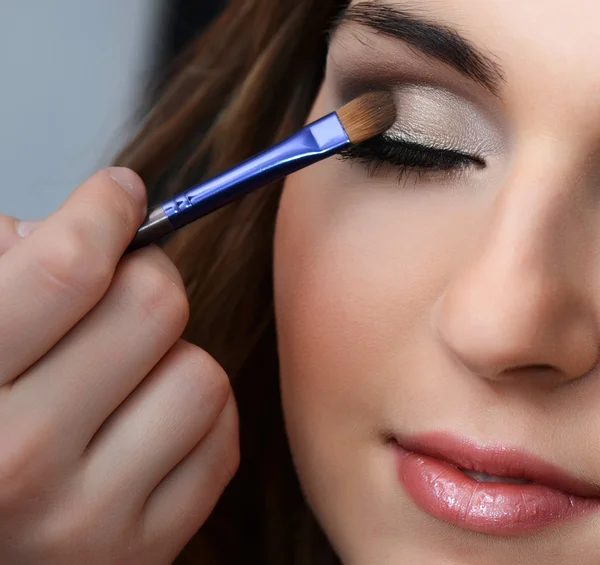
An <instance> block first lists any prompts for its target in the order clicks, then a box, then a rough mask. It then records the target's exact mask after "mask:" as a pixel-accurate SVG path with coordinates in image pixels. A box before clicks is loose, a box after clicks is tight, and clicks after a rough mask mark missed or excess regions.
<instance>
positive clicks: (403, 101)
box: [386, 84, 502, 156]
mask: <svg viewBox="0 0 600 565" xmlns="http://www.w3.org/2000/svg"><path fill="white" fill-rule="evenodd" d="M394 92H395V95H396V106H397V108H398V117H397V121H396V124H395V125H394V126H393V127H392V128H391V129H390V130H389V132H388V133H387V134H386V136H387V137H390V138H394V137H395V138H397V139H401V140H403V141H409V142H413V143H419V144H422V145H428V146H433V147H437V148H440V149H451V150H456V151H461V152H465V153H469V154H477V155H482V156H489V155H494V154H497V153H499V152H500V151H501V147H502V139H501V136H500V135H499V133H498V132H497V131H496V130H495V128H494V127H493V125H492V124H490V123H489V121H488V120H486V119H485V118H484V117H483V116H482V115H481V114H480V113H479V112H478V111H477V109H476V108H475V107H474V105H473V104H471V103H470V102H468V101H466V100H464V99H462V98H460V97H458V96H456V95H454V94H453V93H451V92H449V91H447V90H445V89H441V88H436V87H431V86H425V85H417V84H409V85H404V86H400V87H397V88H395V89H394Z"/></svg>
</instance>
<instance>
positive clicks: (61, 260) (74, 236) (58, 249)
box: [38, 223, 112, 294]
mask: <svg viewBox="0 0 600 565" xmlns="http://www.w3.org/2000/svg"><path fill="white" fill-rule="evenodd" d="M38 264H39V266H40V268H41V270H42V271H43V273H44V274H45V276H46V278H47V279H48V280H49V281H50V282H51V284H53V285H54V286H56V287H58V289H59V290H66V291H68V292H78V293H83V292H85V293H94V294H95V293H98V292H102V291H104V290H106V288H107V287H108V285H109V283H110V279H111V275H112V269H111V267H110V264H109V263H108V261H107V259H106V257H103V256H102V254H100V253H98V252H97V251H96V248H95V246H94V245H92V244H90V243H89V242H88V236H87V234H86V230H85V227H84V226H82V225H80V224H77V223H73V224H72V225H71V226H69V229H66V230H64V231H63V232H62V233H61V234H60V235H59V236H57V237H56V238H54V239H53V241H52V245H47V246H46V247H45V248H44V249H43V252H42V253H41V254H40V255H39V257H38Z"/></svg>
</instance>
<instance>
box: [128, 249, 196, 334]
mask: <svg viewBox="0 0 600 565" xmlns="http://www.w3.org/2000/svg"><path fill="white" fill-rule="evenodd" d="M129 267H130V268H129V269H128V271H127V272H126V273H125V274H124V276H125V286H126V287H127V288H128V290H129V292H130V293H131V294H132V295H133V297H134V299H135V301H136V302H137V303H138V304H139V305H140V306H141V308H142V310H143V312H144V314H145V316H146V317H147V318H149V319H152V320H155V321H156V322H157V323H158V324H159V325H160V326H161V327H163V328H165V329H168V330H169V333H172V331H173V328H175V330H176V331H177V332H181V331H183V329H184V327H185V325H186V324H187V321H188V319H189V313H190V308H189V301H188V297H187V294H186V292H185V289H184V288H183V285H181V284H178V283H177V282H176V281H174V280H173V276H172V274H171V273H170V271H169V270H168V269H165V268H164V267H163V266H162V265H161V264H160V263H157V262H154V261H149V260H145V259H142V260H139V261H133V262H131V263H130V265H129Z"/></svg>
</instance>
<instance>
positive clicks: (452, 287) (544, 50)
mask: <svg viewBox="0 0 600 565" xmlns="http://www.w3.org/2000/svg"><path fill="white" fill-rule="evenodd" d="M392 3H393V2H392ZM421 3H422V5H423V6H424V7H425V12H424V13H426V15H427V17H428V18H430V19H434V20H435V21H437V22H440V23H443V24H446V25H449V26H452V27H454V28H455V29H458V30H460V32H461V33H462V34H463V35H465V36H466V37H467V38H468V39H469V40H470V41H471V42H472V43H473V44H474V45H476V46H478V47H479V48H480V49H481V50H483V51H484V52H485V53H486V54H489V55H490V56H491V57H492V58H494V60H495V61H497V62H498V63H499V64H500V65H501V66H502V68H503V72H504V76H505V81H504V83H503V84H502V85H501V89H500V92H499V94H498V96H493V95H491V94H489V93H488V92H486V91H485V90H484V89H483V87H481V86H479V85H477V84H475V83H474V82H472V81H469V80H468V79H466V78H464V77H461V76H460V75H458V73H455V72H454V71H453V70H452V69H450V68H449V67H445V66H443V65H442V64H440V63H436V62H434V61H433V60H431V59H428V58H426V57H424V56H422V55H419V54H418V53H416V52H415V51H414V50H411V49H407V48H406V46H403V45H402V44H401V43H400V42H398V41H396V40H392V39H386V38H384V37H382V36H378V35H375V34H374V33H371V32H369V31H368V30H366V29H358V28H352V29H350V28H348V29H346V30H342V31H340V32H339V33H338V34H337V35H336V36H335V38H334V40H333V43H332V46H331V50H330V54H329V60H328V69H327V73H326V78H325V81H324V83H323V86H322V89H321V91H320V93H319V96H318V99H317V100H316V102H315V105H314V108H313V110H312V113H311V116H310V118H309V121H311V120H313V119H315V118H317V117H320V116H322V115H324V114H326V113H328V112H331V111H334V110H335V109H336V108H337V107H339V106H340V105H342V104H344V103H345V102H347V101H348V99H347V97H346V96H345V94H344V93H345V91H346V90H347V88H346V86H344V84H346V85H347V84H348V83H352V84H353V85H354V88H355V92H356V93H360V88H361V82H362V83H366V82H367V79H366V78H365V76H366V75H367V72H368V71H367V70H366V69H369V68H370V67H371V68H373V67H377V66H378V65H379V66H381V65H385V66H386V68H387V69H388V70H389V69H392V71H390V72H387V73H382V74H385V76H386V78H385V79H382V80H384V81H386V82H382V84H383V85H384V86H386V87H387V88H389V89H391V90H392V92H400V93H401V92H402V89H403V88H404V85H405V79H406V77H404V78H403V77H402V76H401V75H402V73H403V72H404V71H403V69H417V70H416V71H415V73H417V74H416V75H415V74H414V73H413V78H417V79H420V80H422V81H425V82H426V83H428V84H433V83H437V84H433V86H435V87H438V86H439V85H440V84H442V85H443V88H444V89H445V90H447V91H449V92H451V93H452V94H453V95H454V96H456V97H457V98H458V99H459V100H460V101H462V102H461V103H462V105H463V109H462V110H458V114H457V116H458V118H456V117H455V119H458V121H460V116H461V115H462V116H463V117H464V116H466V115H467V114H468V112H473V113H475V114H476V115H477V124H478V125H477V127H476V129H475V131H474V133H472V134H471V135H470V136H469V139H471V140H472V139H473V138H474V137H477V140H478V141H481V143H484V144H485V146H486V147H487V151H488V155H487V158H486V162H487V166H486V168H485V169H483V170H479V171H478V170H475V169H469V170H467V171H465V172H463V173H461V174H460V175H454V176H452V175H450V176H449V175H440V174H437V175H436V174H433V175H430V174H427V175H424V176H421V177H418V176H417V175H414V174H412V175H409V176H408V177H403V179H402V180H401V182H398V178H397V173H395V172H393V171H390V170H389V169H385V168H384V169H383V170H382V171H380V172H378V173H376V174H375V175H369V174H368V171H367V170H366V168H365V166H364V165H362V164H360V163H354V164H350V163H348V162H345V161H341V160H338V159H330V160H327V161H325V162H323V163H320V164H319V165H316V166H314V167H311V168H310V169H307V170H304V171H302V172H300V173H297V174H296V175H294V176H293V177H291V178H290V179H288V182H287V184H286V188H285V191H284V195H283V199H282V202H281V208H280V211H279V216H278V225H277V234H276V241H275V252H276V257H275V284H276V306H277V323H278V334H279V347H280V357H281V379H282V394H283V404H284V411H285V418H286V425H287V430H288V435H289V439H290V444H291V447H292V452H293V456H294V460H295V464H296V467H297V470H298V474H299V476H300V479H301V483H302V486H303V489H304V492H305V494H306V497H307V499H308V501H309V503H310V504H311V506H312V508H313V509H314V511H315V513H316V515H317V517H318V519H319V520H320V522H321V524H322V525H323V527H324V529H325V531H326V533H327V535H328V536H329V538H330V540H331V542H332V543H333V545H334V547H335V548H336V550H337V551H338V553H339V555H340V556H341V558H342V561H343V562H344V564H345V565H367V564H372V563H377V564H378V565H392V564H397V563H423V564H434V563H435V564H438V563H444V564H445V565H446V564H448V565H450V564H452V565H459V564H460V565H471V564H472V565H475V564H481V563H486V565H509V564H511V565H514V564H525V563H528V564H529V563H552V564H568V563H581V564H589V565H593V564H596V563H598V562H600V537H599V536H598V531H599V528H600V516H599V515H598V513H594V514H592V515H590V516H587V517H585V518H579V519H575V520H570V521H566V522H560V523H558V524H555V525H554V526H551V527H548V528H545V529H542V530H539V531H537V532H535V533H534V534H529V535H525V534H522V535H518V536H517V535H515V536H491V535H483V534H476V533H473V532H471V531H468V530H466V529H462V528H459V527H456V526H452V525H449V524H447V523H445V522H443V521H441V520H438V519H436V518H433V517H432V516H430V515H428V514H427V513H425V512H424V511H423V510H421V509H420V508H419V507H417V506H416V505H415V504H414V503H413V502H412V501H411V499H410V498H409V497H408V496H407V494H406V493H405V492H404V491H403V488H402V486H401V483H400V482H399V480H398V477H397V471H396V456H395V453H394V450H393V449H391V448H390V446H389V445H387V444H386V443H385V441H384V440H383V437H382V436H383V434H385V433H386V432H388V431H390V430H392V431H396V432H398V433H403V434H416V433H422V432H433V431H445V432H451V433H452V434H453V435H457V436H463V437H466V438H469V439H470V440H471V441H473V442H474V443H477V444H480V445H485V444H488V443H499V444H509V445H513V446H518V447H521V448H522V449H526V450H529V451H532V452H533V453H535V454H536V455H538V456H540V457H542V458H544V459H546V460H547V461H550V462H552V463H554V464H556V465H558V466H560V467H562V468H564V469H565V470H567V471H569V472H570V473H571V474H574V475H577V476H580V477H583V478H585V479H586V480H588V481H590V482H594V483H596V484H598V483H600V412H599V411H598V399H599V398H600V373H599V371H598V368H597V361H598V350H599V346H600V333H599V332H598V328H599V325H600V247H599V246H598V241H600V203H599V200H598V185H599V180H600V165H599V163H600V160H599V159H598V151H599V149H600V97H599V96H598V92H600V50H598V45H599V44H600V31H599V30H598V26H597V25H596V22H597V21H598V19H599V18H600V5H599V4H598V3H597V2H595V1H594V0H530V1H528V2H517V1H516V0H515V1H513V0H487V1H486V2H481V1H480V0H452V1H450V0H435V1H434V0H421ZM397 4H398V5H399V6H401V5H402V4H403V3H402V2H399V1H398V2H397ZM382 61H383V63H382ZM410 72H411V73H412V72H413V71H410ZM394 73H396V75H397V76H395V77H394ZM418 73H421V75H419V74H418ZM406 74H409V73H408V71H407V72H406ZM406 80H408V79H406ZM436 103H437V102H436ZM441 104H444V106H443V108H444V109H445V108H446V107H447V103H446V102H443V101H442V102H441ZM415 119H417V120H418V119H420V118H418V117H417V118H415ZM464 119H466V118H464ZM425 121H426V122H427V123H425V124H423V127H422V129H423V130H424V131H426V132H429V131H430V130H431V129H432V128H434V125H433V120H431V119H428V121H427V120H425ZM399 122H400V126H401V127H402V118H399ZM440 135H441V134H440ZM438 136H439V135H438ZM465 149H469V147H465Z"/></svg>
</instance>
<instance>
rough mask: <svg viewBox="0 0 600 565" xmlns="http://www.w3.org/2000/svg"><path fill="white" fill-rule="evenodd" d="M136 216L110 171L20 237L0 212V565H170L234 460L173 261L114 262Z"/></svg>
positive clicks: (225, 404) (147, 253)
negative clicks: (188, 335)
mask: <svg viewBox="0 0 600 565" xmlns="http://www.w3.org/2000/svg"><path fill="white" fill-rule="evenodd" d="M145 213H146V196H145V189H144V186H143V183H142V181H141V180H140V179H139V177H138V176H137V175H135V173H133V172H131V171H129V170H127V169H119V168H114V169H109V170H107V171H102V172H100V173H98V174H96V175H95V176H93V177H92V178H91V179H89V180H88V181H87V182H86V183H84V184H83V185H82V186H81V187H80V188H78V189H77V190H76V191H75V192H74V193H73V195H72V196H71V197H70V198H69V199H68V201H67V202H66V203H65V205H64V206H63V207H62V208H61V209H60V210H59V211H58V212H57V213H56V214H54V215H52V216H51V217H50V218H48V219H47V220H45V221H43V222H41V223H40V224H39V225H37V226H35V229H33V231H32V232H31V233H30V234H29V235H27V237H24V238H23V237H20V236H19V235H18V233H17V223H16V221H15V220H14V219H12V218H8V217H6V216H3V217H0V254H1V256H0V562H1V563H7V564H8V563H10V564H11V565H70V564H73V565H75V564H76V565H81V564H83V563H85V564H86V565H101V564H102V565H103V564H107V565H108V564H110V565H115V564H136V565H154V564H156V565H164V564H167V563H171V562H172V561H173V559H175V557H176V555H177V554H178V553H179V552H180V551H181V549H182V548H183V546H184V545H185V544H186V543H187V541H188V540H189V539H190V538H191V537H192V535H193V534H194V533H195V532H196V531H197V530H198V529H199V528H200V526H201V525H202V524H203V523H204V521H205V520H206V518H207V517H208V515H209V514H210V512H211V511H212V509H213V507H214V505H215V504H216V502H217V500H218V498H219V497H220V495H221V493H222V491H223V489H224V488H225V486H226V485H227V483H228V482H229V481H230V479H231V478H232V476H233V475H234V473H235V471H236V469H237V465H238V460H239V451H238V435H237V434H238V431H237V410H236V407H235V402H234V399H233V395H232V393H231V390H230V386H229V381H228V378H227V376H226V375H225V373H224V372H223V370H222V369H221V367H219V365H217V363H216V362H215V361H214V360H213V359H212V358H211V357H210V356H209V355H208V354H207V353H205V352H204V351H202V350H201V349H199V348H197V347H195V346H193V345H190V344H189V343H186V342H184V341H181V340H180V339H179V338H180V336H181V334H182V332H183V329H184V327H185V325H186V323H187V318H188V302H187V297H186V293H185V289H184V287H183V284H182V281H181V278H180V276H179V273H178V271H177V269H176V268H175V266H174V265H173V264H172V263H171V262H170V261H169V259H168V258H167V257H166V256H165V255H164V254H163V253H162V252H161V251H160V250H159V249H157V248H147V249H143V250H140V251H137V252H135V253H133V254H131V255H128V256H126V257H125V258H124V259H121V256H122V254H123V252H124V251H125V249H126V248H127V246H128V244H129V242H130V241H131V239H132V238H133V236H134V234H135V232H136V230H137V228H138V227H139V225H140V224H141V222H142V221H143V219H144V216H145ZM30 227H31V226H30ZM25 228H26V230H27V229H29V228H27V227H25Z"/></svg>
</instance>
